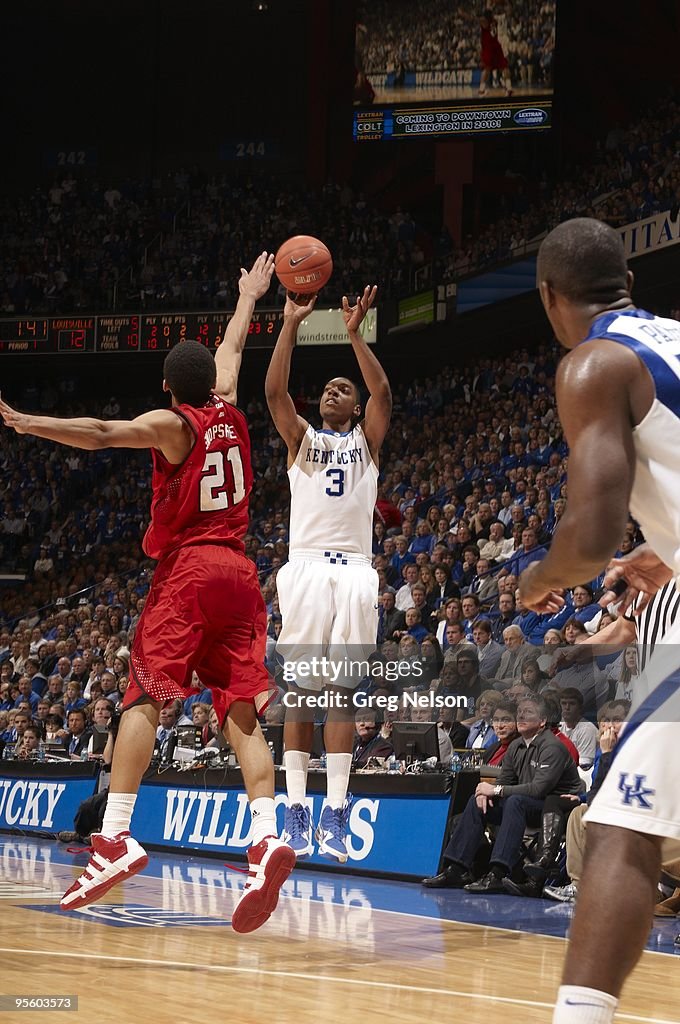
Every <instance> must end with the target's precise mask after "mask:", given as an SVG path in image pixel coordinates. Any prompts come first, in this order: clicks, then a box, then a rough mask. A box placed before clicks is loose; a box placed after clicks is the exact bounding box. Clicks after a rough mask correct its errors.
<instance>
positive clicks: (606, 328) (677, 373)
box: [584, 309, 680, 575]
mask: <svg viewBox="0 0 680 1024" xmlns="http://www.w3.org/2000/svg"><path fill="white" fill-rule="evenodd" d="M594 338H608V339H610V340H611V341H616V342H618V343H619V344H621V345H625V346H626V348H629V349H631V350H632V351H633V352H635V354H636V355H637V356H638V358H639V359H641V360H642V362H643V363H644V364H645V366H646V367H647V369H648V370H649V372H650V374H651V376H652V379H653V381H654V390H655V396H654V401H653V402H652V405H651V408H650V410H649V412H648V413H647V415H646V416H645V418H644V419H643V420H642V422H641V423H639V424H638V426H637V427H636V428H635V430H634V432H633V440H634V444H635V456H636V459H635V479H634V481H633V490H632V493H631V497H630V511H631V513H632V515H633V516H634V517H635V519H637V521H638V522H639V524H640V526H641V527H642V531H643V533H644V535H645V538H646V540H647V541H649V544H650V546H651V547H652V548H653V550H654V551H655V552H656V554H657V555H658V556H659V558H661V559H662V560H663V561H664V562H665V563H666V565H667V566H669V568H671V569H673V571H674V572H675V573H676V574H678V575H680V323H678V322H677V320H668V319H665V318H663V317H659V316H654V315H653V314H652V313H647V312H646V311H645V310H643V309H634V310H627V311H624V312H622V313H604V314H603V315H602V316H599V317H598V318H597V319H596V320H595V321H594V322H593V325H592V327H591V329H590V333H589V334H588V337H587V338H585V339H584V342H587V341H591V340H592V339H594Z"/></svg>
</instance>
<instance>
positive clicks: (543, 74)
mask: <svg viewBox="0 0 680 1024" xmlns="http://www.w3.org/2000/svg"><path fill="white" fill-rule="evenodd" d="M489 7H490V8H492V10H493V13H494V16H495V19H496V23H497V28H498V39H499V42H500V43H501V45H502V47H503V51H504V53H505V56H506V58H507V60H508V63H509V65H510V71H511V75H512V78H513V81H515V82H526V83H527V84H536V85H539V84H544V83H550V76H551V71H552V58H553V51H554V46H555V3H554V0H543V2H541V0H507V2H506V3H504V4H502V5H500V4H496V5H495V6H492V5H491V4H489ZM480 13H481V12H478V11H476V10H474V9H471V8H470V5H469V4H465V3H461V2H458V3H451V2H450V0H429V2H428V4H427V7H426V8H425V11H424V10H423V9H421V8H417V7H414V6H413V4H410V3H408V2H404V0H396V2H394V0H371V2H370V3H365V4H362V5H361V10H360V12H359V18H360V21H361V23H362V24H363V25H364V26H365V29H366V34H365V37H364V40H363V47H362V50H363V52H362V58H363V59H362V63H363V67H364V69H365V71H366V74H367V75H368V77H369V80H370V78H371V76H372V75H375V74H385V73H388V72H394V73H395V74H400V73H401V74H403V73H404V72H405V71H447V70H461V71H466V70H472V69H475V68H479V66H480V59H481V35H480V32H481V28H480V18H479V15H480ZM424 14H426V16H425V17H423V15H424Z"/></svg>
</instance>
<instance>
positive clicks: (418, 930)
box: [0, 836, 680, 1024]
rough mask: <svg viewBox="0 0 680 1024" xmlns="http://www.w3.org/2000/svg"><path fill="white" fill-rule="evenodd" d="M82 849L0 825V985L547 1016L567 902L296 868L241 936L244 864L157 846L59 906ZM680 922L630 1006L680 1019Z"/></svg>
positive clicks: (259, 1011) (417, 1016) (112, 1002)
mask: <svg viewBox="0 0 680 1024" xmlns="http://www.w3.org/2000/svg"><path fill="white" fill-rule="evenodd" d="M86 859H87V855H86V854H83V853H80V854H78V855H76V856H74V855H73V854H70V853H69V852H68V851H67V848H66V847H65V846H64V845H62V844H60V843H55V842H53V841H47V840H42V839H36V838H32V837H31V838H25V837H14V836H2V837H0V899H1V900H2V901H3V902H2V903H1V904H0V914H1V915H2V922H3V928H2V939H0V954H1V955H2V975H3V984H2V989H3V992H4V993H5V994H11V995H42V996H48V995H52V996H55V995H77V996H78V999H79V1003H78V1014H80V1017H79V1018H78V1017H77V1016H76V1017H64V1015H63V1013H62V1014H60V1015H59V1019H65V1020H66V1021H68V1020H77V1019H81V1020H88V1021H89V1020H97V1021H103V1022H108V1021H111V1022H113V1021H116V1022H121V1021H123V1022H128V1021H143V1020H145V1019H150V1020H151V1019H152V1020H153V1021H154V1022H156V1024H165V1022H168V1024H170V1022H172V1024H205V1022H206V1021H212V1020H222V1019H227V1020H229V1021H233V1022H237V1024H246V1022H247V1024H251V1022H252V1024H254V1022H258V1024H259V1022H262V1021H275V1022H277V1024H317V1022H319V1021H322V1022H324V1024H340V1022H343V1024H344V1022H346V1021H348V1020H352V1019H354V1018H355V1017H359V1016H360V1017H361V1018H364V1019H370V1018H371V1017H373V1016H374V1015H378V1014H379V1015H380V1016H381V1018H382V1019H388V1020H392V1021H398V1022H407V1021H408V1022H417V1021H428V1020H452V1019H461V1018H462V1019H464V1020H465V1021H466V1024H488V1021H489V1020H490V1019H492V1017H493V1016H494V1015H496V1014H502V1017H503V1020H504V1022H506V1024H507V1022H512V1024H533V1022H539V1021H540V1022H548V1021H549V1020H550V1016H551V1013H550V1006H551V1001H552V998H553V996H554V993H555V991H556V988H557V984H558V979H559V974H560V968H561V964H562V958H563V953H564V946H565V944H564V935H565V933H566V931H567V929H568V927H569V921H570V918H571V909H570V908H569V907H565V906H563V905H562V904H553V903H548V902H547V901H545V902H544V901H538V900H529V899H515V898H512V897H505V896H493V897H487V898H479V897H478V898H475V897H470V896H467V895H465V894H463V893H461V892H458V891H452V890H448V891H443V892H432V891H426V890H423V889H422V888H421V887H420V886H419V885H416V884H410V883H408V884H407V883H404V882H390V881H381V880H373V879H365V878H355V877H350V876H347V875H341V874H339V873H335V872H330V871H329V872H324V873H319V872H311V871H304V870H302V869H300V870H298V871H296V872H294V874H293V875H292V877H291V879H290V880H289V882H288V884H287V885H286V886H285V888H284V889H283V891H282V896H281V902H280V904H279V908H278V910H277V912H276V914H275V915H274V916H273V917H272V919H271V920H270V921H269V922H268V923H267V924H266V925H265V926H264V927H263V928H262V929H260V931H258V932H255V933H254V934H252V935H249V936H238V935H236V934H235V933H234V932H233V931H232V930H231V928H230V927H229V918H230V911H231V908H232V907H233V905H234V902H235V899H236V898H237V896H238V893H239V891H240V888H241V885H242V876H241V875H240V874H239V873H238V872H237V871H233V870H230V869H229V868H228V867H226V866H225V865H223V864H222V862H221V861H219V860H214V859H212V860H208V859H205V858H200V857H194V856H187V855H181V856H180V855H168V854H155V855H152V856H151V858H150V863H149V866H148V868H147V870H146V871H145V872H144V874H142V875H137V876H136V877H135V878H133V879H131V880H130V881H129V882H127V883H125V884H124V885H123V886H119V887H118V888H116V889H113V890H112V891H111V893H109V894H108V896H107V897H106V899H105V902H103V903H98V904H94V905H92V906H90V907H86V908H84V909H83V910H80V911H74V912H71V913H69V914H63V913H61V912H60V911H59V910H58V909H57V904H58V900H59V897H60V896H61V894H62V892H63V891H64V889H66V888H67V887H68V885H70V883H71V881H72V879H73V878H74V877H75V876H76V875H77V874H78V873H79V872H80V871H81V870H82V868H83V866H84V865H85V863H86ZM679 927H680V922H678V921H677V920H674V919H671V920H669V921H659V924H658V926H655V927H654V929H653V931H652V932H651V934H650V940H649V944H648V952H646V953H645V954H644V955H643V958H642V961H641V963H640V964H639V965H638V967H637V969H636V971H635V973H634V974H633V976H632V977H631V979H630V980H629V982H628V985H627V987H626V991H625V994H624V998H623V1000H622V1004H621V1011H620V1013H619V1014H617V1020H621V1021H639V1022H643V1024H666V1022H674V1024H678V1022H679V1021H680V972H679V971H678V966H679V964H678V956H677V954H674V953H673V949H674V947H673V939H674V937H675V935H676V934H677V932H678V928H679ZM3 1009H4V1007H3ZM2 1019H4V1020H7V1021H13V1020H20V1021H21V1022H22V1024H31V1022H33V1021H34V1020H35V1021H41V1020H44V1019H45V1018H44V1016H43V1014H42V1013H40V1014H38V1013H37V1012H35V1011H34V1012H31V1011H25V1012H22V1013H21V1016H18V1015H15V1014H12V1013H8V1015H7V1017H0V1020H2ZM48 1019H53V1017H50V1018H48Z"/></svg>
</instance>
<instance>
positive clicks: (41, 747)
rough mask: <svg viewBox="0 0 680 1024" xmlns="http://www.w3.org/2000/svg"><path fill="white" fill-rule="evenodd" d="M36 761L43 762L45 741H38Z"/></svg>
mask: <svg viewBox="0 0 680 1024" xmlns="http://www.w3.org/2000/svg"><path fill="white" fill-rule="evenodd" d="M38 760H39V761H44V760H45V741H44V740H40V743H39V744H38Z"/></svg>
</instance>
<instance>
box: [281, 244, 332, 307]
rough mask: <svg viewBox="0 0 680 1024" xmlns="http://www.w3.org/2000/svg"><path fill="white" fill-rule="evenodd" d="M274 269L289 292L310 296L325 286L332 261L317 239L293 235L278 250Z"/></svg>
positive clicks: (324, 247)
mask: <svg viewBox="0 0 680 1024" xmlns="http://www.w3.org/2000/svg"><path fill="white" fill-rule="evenodd" d="M274 268H275V270H276V276H277V277H278V279H279V281H280V282H281V284H282V285H283V287H284V288H286V289H287V290H288V291H289V292H293V293H295V294H299V295H313V294H315V293H316V292H318V291H319V290H320V289H321V288H323V286H324V285H325V284H328V281H329V279H330V276H331V274H332V273H333V257H332V256H331V254H330V252H329V251H328V249H327V248H326V246H325V245H324V244H323V242H320V241H319V239H318V238H312V236H311V235H294V236H293V237H292V238H289V239H288V241H287V242H284V243H283V245H282V246H281V247H280V249H279V251H278V252H277V254H276V258H275V260H274Z"/></svg>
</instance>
